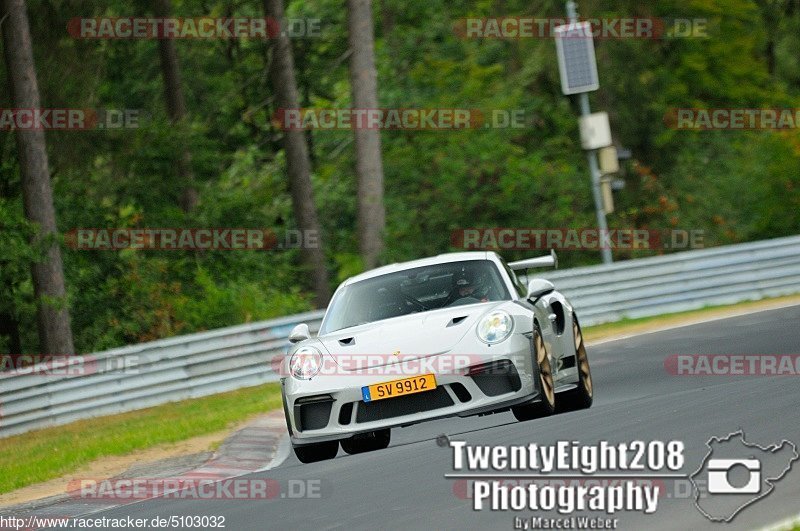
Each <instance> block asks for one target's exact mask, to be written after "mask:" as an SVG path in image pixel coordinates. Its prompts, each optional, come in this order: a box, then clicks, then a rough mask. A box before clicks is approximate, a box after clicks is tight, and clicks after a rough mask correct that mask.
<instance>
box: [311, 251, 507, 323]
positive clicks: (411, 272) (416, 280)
mask: <svg viewBox="0 0 800 531" xmlns="http://www.w3.org/2000/svg"><path fill="white" fill-rule="evenodd" d="M509 299H510V296H509V293H508V290H507V289H506V286H505V284H504V283H503V281H502V278H501V277H500V273H499V271H498V269H497V267H496V266H495V265H494V262H492V261H490V260H470V261H463V262H450V263H445V264H436V265H430V266H424V267H416V268H413V269H406V270H403V271H398V272H396V273H388V274H386V275H381V276H379V277H375V278H369V279H366V280H361V281H358V282H355V283H353V284H350V285H349V286H346V287H344V288H343V289H341V290H340V291H339V292H338V293H337V294H336V296H335V297H334V299H333V301H331V305H330V308H329V309H328V314H327V315H326V317H325V322H324V323H323V326H322V328H321V329H320V334H326V333H329V332H335V331H336V330H341V329H343V328H349V327H351V326H357V325H361V324H366V323H372V322H375V321H380V320H383V319H389V318H392V317H399V316H401V315H407V314H411V313H419V312H426V311H429V310H436V309H439V308H446V307H452V306H461V305H463V304H475V303H479V302H488V301H500V300H509Z"/></svg>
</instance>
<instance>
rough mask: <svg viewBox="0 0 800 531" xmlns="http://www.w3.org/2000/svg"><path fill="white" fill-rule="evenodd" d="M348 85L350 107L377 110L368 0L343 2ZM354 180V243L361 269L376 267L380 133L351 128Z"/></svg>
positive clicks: (382, 219) (380, 221)
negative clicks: (355, 191)
mask: <svg viewBox="0 0 800 531" xmlns="http://www.w3.org/2000/svg"><path fill="white" fill-rule="evenodd" d="M347 13H348V17H347V27H348V41H349V44H350V50H351V51H352V54H351V56H350V85H351V90H352V92H353V107H354V108H356V109H377V108H378V74H377V71H376V70H375V38H374V28H373V24H372V5H371V0H347ZM354 134H355V148H356V177H357V180H358V244H359V250H360V251H361V257H362V259H363V261H364V265H365V267H367V268H368V269H369V268H373V267H375V266H376V265H378V261H379V259H380V255H381V253H382V252H383V231H384V226H385V224H386V212H385V210H384V205H383V162H382V160H381V137H380V130H378V129H366V128H363V127H360V128H356V129H355V132H354Z"/></svg>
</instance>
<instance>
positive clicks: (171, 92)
mask: <svg viewBox="0 0 800 531" xmlns="http://www.w3.org/2000/svg"><path fill="white" fill-rule="evenodd" d="M154 11H155V14H156V16H157V17H159V18H166V17H171V16H172V2H171V1H170V0H155V9H154ZM158 53H159V55H160V56H161V75H162V76H163V78H164V99H165V101H166V104H167V115H168V116H169V120H170V122H171V123H172V124H173V125H176V126H178V127H182V126H184V125H185V123H184V120H185V118H186V101H185V100H184V99H183V88H182V86H181V68H180V65H179V64H178V50H177V49H176V47H175V41H174V40H173V39H159V41H158ZM185 132H186V131H185V130H184V129H182V128H181V129H179V134H180V135H181V137H180V140H181V142H183V141H184V138H185V137H184V135H185ZM175 162H176V164H177V170H178V179H180V184H181V186H180V188H181V196H180V199H179V203H180V207H181V208H182V209H183V211H184V212H191V211H192V210H194V209H195V207H196V206H197V201H198V196H197V189H196V188H195V185H194V173H193V172H192V155H191V153H190V152H189V150H188V149H187V148H186V147H185V146H183V145H181V149H180V154H179V155H178V159H177V160H176V161H175Z"/></svg>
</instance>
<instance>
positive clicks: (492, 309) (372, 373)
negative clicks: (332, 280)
mask: <svg viewBox="0 0 800 531" xmlns="http://www.w3.org/2000/svg"><path fill="white" fill-rule="evenodd" d="M556 265H557V259H556V256H555V253H552V254H551V255H550V256H544V257H540V258H533V259H529V260H523V261H520V262H512V263H510V264H506V262H505V261H503V259H502V258H501V257H500V256H498V255H497V254H496V253H493V252H459V253H450V254H443V255H439V256H436V257H432V258H425V259H422V260H414V261H411V262H405V263H401V264H392V265H389V266H385V267H380V268H378V269H375V270H372V271H368V272H366V273H363V274H360V275H358V276H355V277H352V278H350V279H348V280H346V281H345V282H343V283H342V284H341V286H339V288H338V289H337V290H336V293H335V294H334V295H333V298H332V300H331V303H330V305H329V306H328V310H327V312H326V313H325V317H324V318H323V320H322V324H321V326H320V329H319V333H318V334H317V336H316V337H311V334H310V332H309V327H308V325H306V324H300V325H297V326H296V327H295V329H294V330H293V331H292V333H291V334H290V336H289V341H290V343H291V348H290V349H289V351H288V353H287V355H286V356H285V358H284V360H283V365H282V366H281V376H282V377H281V389H282V394H283V406H284V412H285V414H286V424H287V426H288V428H289V434H290V436H291V442H292V446H293V448H294V452H295V454H296V455H297V457H298V459H299V460H300V461H302V462H304V463H309V462H314V461H320V460H323V459H331V458H333V457H335V456H336V454H337V452H338V449H339V445H341V447H342V449H343V450H344V451H345V452H347V453H350V454H354V453H359V452H365V451H371V450H378V449H381V448H385V447H387V446H388V445H389V440H390V436H391V429H392V428H396V427H401V426H408V425H411V424H415V423H418V422H423V421H428V420H433V419H437V418H442V417H451V416H460V417H467V416H471V415H485V414H490V413H496V412H500V411H507V410H509V409H510V410H511V411H512V412H513V414H514V416H515V417H516V418H517V419H518V420H521V421H522V420H529V419H533V418H537V417H541V416H546V415H550V414H552V413H554V412H555V411H566V410H571V409H581V408H587V407H589V406H591V404H592V395H593V389H592V376H591V372H590V370H589V360H588V358H587V355H586V349H585V347H584V344H583V337H582V335H581V328H580V325H579V324H578V319H577V317H576V315H575V311H574V309H573V307H572V306H571V305H570V303H569V301H567V299H566V298H565V297H564V296H563V295H562V294H561V293H559V292H558V291H556V290H555V288H554V286H553V284H552V283H550V282H548V281H547V280H544V279H541V278H533V279H531V280H530V282H529V283H528V285H527V287H526V286H525V285H523V284H522V282H520V280H519V279H518V277H517V275H516V273H515V271H522V270H528V269H531V268H535V267H546V266H554V267H555V266H556Z"/></svg>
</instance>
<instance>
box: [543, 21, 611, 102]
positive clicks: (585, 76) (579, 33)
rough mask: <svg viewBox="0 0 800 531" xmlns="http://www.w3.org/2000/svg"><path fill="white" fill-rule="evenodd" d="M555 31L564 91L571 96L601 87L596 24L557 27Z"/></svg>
mask: <svg viewBox="0 0 800 531" xmlns="http://www.w3.org/2000/svg"><path fill="white" fill-rule="evenodd" d="M553 32H554V34H555V39H556V52H557V54H558V71H559V73H560V74H561V91H562V92H563V93H564V94H566V95H570V94H580V93H582V92H591V91H593V90H597V89H598V88H600V80H599V78H598V76H597V59H596V57H595V53H594V38H593V37H592V25H591V24H590V23H589V22H572V23H570V24H566V25H564V26H558V27H556V28H555V29H554V30H553Z"/></svg>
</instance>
